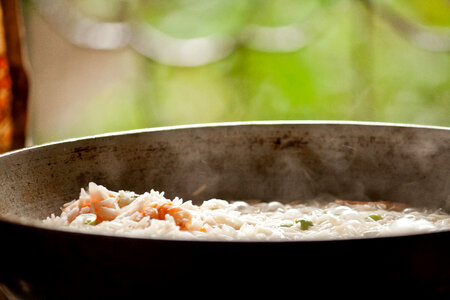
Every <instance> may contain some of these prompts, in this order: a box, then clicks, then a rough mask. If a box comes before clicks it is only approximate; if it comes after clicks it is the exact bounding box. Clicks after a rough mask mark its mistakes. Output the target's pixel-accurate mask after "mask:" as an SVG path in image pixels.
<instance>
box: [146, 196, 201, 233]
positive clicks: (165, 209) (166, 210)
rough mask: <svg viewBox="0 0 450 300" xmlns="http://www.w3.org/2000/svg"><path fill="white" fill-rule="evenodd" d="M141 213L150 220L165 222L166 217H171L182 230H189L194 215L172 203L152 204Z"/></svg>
mask: <svg viewBox="0 0 450 300" xmlns="http://www.w3.org/2000/svg"><path fill="white" fill-rule="evenodd" d="M140 212H141V213H142V215H143V216H148V217H150V219H158V220H165V219H166V215H170V216H172V217H173V219H174V220H175V224H177V226H179V227H180V229H181V230H189V225H190V224H191V221H192V215H191V214H190V213H189V212H188V211H186V210H184V209H183V208H181V207H179V206H175V205H174V204H173V202H172V201H166V202H163V203H156V202H153V203H150V204H148V205H145V206H144V207H143V208H142V209H141V210H140Z"/></svg>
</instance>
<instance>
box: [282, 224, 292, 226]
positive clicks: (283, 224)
mask: <svg viewBox="0 0 450 300" xmlns="http://www.w3.org/2000/svg"><path fill="white" fill-rule="evenodd" d="M292 225H293V224H281V225H280V227H292Z"/></svg>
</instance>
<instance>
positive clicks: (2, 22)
mask: <svg viewBox="0 0 450 300" xmlns="http://www.w3.org/2000/svg"><path fill="white" fill-rule="evenodd" d="M27 100H28V78H27V75H26V72H25V68H24V59H23V48H22V24H21V20H20V17H19V7H18V3H17V0H0V153H2V152H6V151H9V150H13V149H18V148H22V147H24V146H25V137H26V124H27Z"/></svg>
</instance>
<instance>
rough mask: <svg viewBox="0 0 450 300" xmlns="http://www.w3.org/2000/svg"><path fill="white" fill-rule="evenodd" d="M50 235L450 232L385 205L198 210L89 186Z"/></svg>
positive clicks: (434, 216) (434, 215) (438, 219)
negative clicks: (58, 230)
mask: <svg viewBox="0 0 450 300" xmlns="http://www.w3.org/2000/svg"><path fill="white" fill-rule="evenodd" d="M43 223H44V224H46V225H48V226H50V227H52V228H53V227H58V228H61V229H64V230H74V231H81V232H91V233H101V234H112V235H121V236H137V237H149V238H161V239H190V240H196V239H197V240H201V239H204V240H275V241H280V240H324V239H348V238H367V237H378V236H389V235H403V234H415V233H425V232H433V231H445V230H450V215H448V214H446V213H445V212H443V211H442V210H441V209H436V210H426V209H416V208H408V207H401V209H399V207H398V206H392V207H391V206H390V205H389V203H386V202H351V201H342V200H340V201H331V202H327V203H323V202H320V201H310V202H308V203H305V202H302V203H297V202H291V203H281V202H278V201H271V202H257V203H250V202H247V201H226V200H222V199H210V200H207V201H204V202H203V203H202V204H201V205H195V204H193V203H192V201H190V200H189V201H183V199H181V198H175V199H173V200H170V199H167V198H165V197H164V193H163V192H158V191H154V190H151V191H150V192H146V193H144V194H141V195H138V194H136V193H134V192H132V191H123V190H121V191H118V192H115V191H111V190H108V189H107V188H105V187H104V186H101V185H97V184H95V183H93V182H91V183H90V184H89V186H88V190H87V191H86V190H85V189H81V192H80V197H79V198H78V199H76V200H73V201H71V202H68V203H66V204H65V205H64V206H63V207H62V213H61V214H60V215H58V216H56V215H55V214H52V215H50V216H49V217H47V218H46V219H44V220H43Z"/></svg>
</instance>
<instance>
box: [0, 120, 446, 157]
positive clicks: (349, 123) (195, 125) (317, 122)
mask: <svg viewBox="0 0 450 300" xmlns="http://www.w3.org/2000/svg"><path fill="white" fill-rule="evenodd" d="M255 125H256V126H273V125H346V126H373V127H395V128H417V129H430V130H443V131H450V127H446V126H436V125H421V124H408V123H391V122H372V121H349V120H261V121H233V122H211V123H192V124H181V125H169V126H156V127H146V128H138V129H130V130H120V131H111V132H106V133H99V134H92V135H86V136H80V137H73V138H65V139H61V140H55V141H51V142H46V143H42V144H37V145H30V146H26V147H25V148H21V149H16V150H12V151H9V152H6V153H2V154H0V158H2V157H5V156H9V155H12V154H15V153H19V152H23V151H28V150H33V149H37V148H43V147H48V146H52V145H58V144H64V143H71V142H76V141H83V140H91V139H98V138H104V137H113V136H122V135H129V134H139V133H146V132H163V131H176V130H185V129H197V128H214V127H237V126H255Z"/></svg>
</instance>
